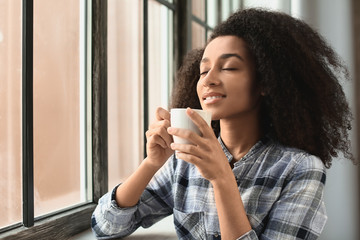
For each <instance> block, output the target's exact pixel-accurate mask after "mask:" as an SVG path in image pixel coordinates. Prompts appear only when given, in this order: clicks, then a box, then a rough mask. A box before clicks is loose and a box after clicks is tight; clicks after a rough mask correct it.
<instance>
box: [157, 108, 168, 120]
mask: <svg viewBox="0 0 360 240" xmlns="http://www.w3.org/2000/svg"><path fill="white" fill-rule="evenodd" d="M155 116H156V119H157V120H159V121H160V120H164V119H166V120H168V121H170V113H169V111H167V110H165V109H163V108H161V107H158V108H157V109H156V112H155Z"/></svg>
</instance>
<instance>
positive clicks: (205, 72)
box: [200, 71, 209, 76]
mask: <svg viewBox="0 0 360 240" xmlns="http://www.w3.org/2000/svg"><path fill="white" fill-rule="evenodd" d="M208 72H209V71H204V72H201V73H200V76H203V75H206V74H207V73H208Z"/></svg>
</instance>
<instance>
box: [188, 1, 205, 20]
mask: <svg viewBox="0 0 360 240" xmlns="http://www.w3.org/2000/svg"><path fill="white" fill-rule="evenodd" d="M191 6H192V14H193V15H195V16H196V17H198V18H200V19H201V20H203V21H205V0H193V1H191Z"/></svg>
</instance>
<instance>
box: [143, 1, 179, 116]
mask: <svg viewBox="0 0 360 240" xmlns="http://www.w3.org/2000/svg"><path fill="white" fill-rule="evenodd" d="M172 26H173V13H172V11H171V10H169V9H168V8H167V7H165V6H164V5H161V4H160V3H158V2H156V1H154V0H151V1H149V123H151V122H153V121H154V120H155V110H156V108H157V107H163V108H165V109H167V108H168V106H169V95H170V90H171V88H172V82H173V75H174V74H173V65H172V62H173V59H174V58H173V46H172V43H173V31H172Z"/></svg>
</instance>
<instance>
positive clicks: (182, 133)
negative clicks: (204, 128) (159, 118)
mask: <svg viewBox="0 0 360 240" xmlns="http://www.w3.org/2000/svg"><path fill="white" fill-rule="evenodd" d="M167 132H168V133H169V134H171V135H173V136H177V137H180V138H184V139H186V140H188V141H190V142H191V143H193V144H195V145H201V142H202V139H201V137H200V136H199V135H198V134H196V133H195V132H193V131H191V130H188V129H183V128H174V127H169V128H168V129H167Z"/></svg>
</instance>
